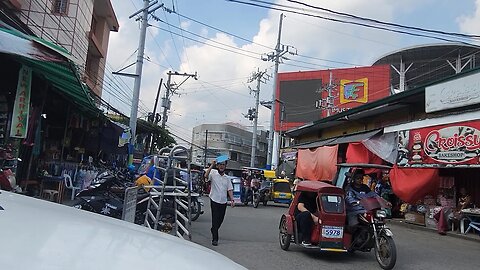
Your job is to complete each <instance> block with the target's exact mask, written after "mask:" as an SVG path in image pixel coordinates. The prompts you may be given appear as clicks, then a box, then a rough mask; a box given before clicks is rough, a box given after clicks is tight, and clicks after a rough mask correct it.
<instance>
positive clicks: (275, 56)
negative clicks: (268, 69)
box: [262, 13, 297, 169]
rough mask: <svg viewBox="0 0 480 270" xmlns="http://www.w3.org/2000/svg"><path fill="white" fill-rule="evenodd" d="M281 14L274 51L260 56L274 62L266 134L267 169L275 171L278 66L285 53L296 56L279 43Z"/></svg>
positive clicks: (276, 157)
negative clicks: (270, 105) (268, 121)
mask: <svg viewBox="0 0 480 270" xmlns="http://www.w3.org/2000/svg"><path fill="white" fill-rule="evenodd" d="M283 17H284V15H283V13H282V14H280V24H279V26H278V38H277V45H276V47H275V51H274V52H272V53H269V54H267V55H266V56H262V60H264V61H274V62H275V72H274V74H273V76H274V77H273V91H272V108H271V114H270V130H269V134H268V155H267V167H273V168H271V169H275V167H276V166H277V164H278V132H275V107H276V103H277V84H278V82H277V77H278V65H279V64H280V61H281V59H282V57H283V55H284V54H286V53H287V52H288V53H290V54H297V53H296V52H291V51H289V49H290V48H292V47H291V46H285V45H282V44H281V43H280V40H281V36H282V23H283ZM274 136H275V137H274Z"/></svg>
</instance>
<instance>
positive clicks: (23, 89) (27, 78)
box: [10, 66, 32, 138]
mask: <svg viewBox="0 0 480 270" xmlns="http://www.w3.org/2000/svg"><path fill="white" fill-rule="evenodd" d="M31 83H32V69H31V68H29V67H26V66H22V68H21V69H20V71H19V73H18V84H17V94H16V96H15V103H14V106H13V116H12V125H11V126H10V137H13V138H25V137H26V135H27V128H28V115H29V110H30V90H31Z"/></svg>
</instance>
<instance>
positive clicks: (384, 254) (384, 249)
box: [375, 234, 397, 270]
mask: <svg viewBox="0 0 480 270" xmlns="http://www.w3.org/2000/svg"><path fill="white" fill-rule="evenodd" d="M378 242H379V246H378V247H375V258H376V259H377V262H378V264H379V265H380V267H381V268H382V269H387V270H389V269H392V268H393V267H394V266H395V263H396V262H397V248H396V247H395V242H394V241H393V238H392V237H390V236H386V235H384V234H381V235H379V236H378Z"/></svg>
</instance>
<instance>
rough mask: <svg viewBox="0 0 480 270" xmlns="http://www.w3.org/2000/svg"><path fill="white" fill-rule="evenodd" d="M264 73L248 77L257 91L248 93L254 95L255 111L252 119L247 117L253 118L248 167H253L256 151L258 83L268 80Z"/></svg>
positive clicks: (258, 101)
mask: <svg viewBox="0 0 480 270" xmlns="http://www.w3.org/2000/svg"><path fill="white" fill-rule="evenodd" d="M266 73H267V70H264V71H262V72H260V71H259V70H257V72H254V73H253V74H252V76H251V77H250V79H249V80H248V82H249V83H251V82H253V81H255V80H257V89H256V90H253V89H250V91H251V92H253V93H254V95H255V111H254V112H253V114H254V115H253V117H252V115H251V114H250V115H249V117H251V118H253V131H252V133H253V135H252V153H251V157H250V167H255V156H256V150H257V123H258V104H259V103H260V100H259V96H260V83H261V82H263V83H265V80H268V79H269V77H270V76H269V75H268V74H266ZM264 76H265V77H264ZM262 80H263V81H262Z"/></svg>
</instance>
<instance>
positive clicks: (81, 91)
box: [17, 57, 103, 116]
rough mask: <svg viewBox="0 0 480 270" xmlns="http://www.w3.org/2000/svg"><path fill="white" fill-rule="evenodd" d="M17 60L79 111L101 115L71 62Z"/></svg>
mask: <svg viewBox="0 0 480 270" xmlns="http://www.w3.org/2000/svg"><path fill="white" fill-rule="evenodd" d="M17 61H19V62H20V63H22V64H24V65H26V66H29V67H31V68H32V69H33V72H34V74H35V75H37V76H40V77H44V78H45V80H47V81H48V82H49V83H51V85H52V86H53V90H55V91H57V92H59V93H60V94H61V95H63V96H65V97H66V99H67V100H69V101H70V102H72V103H73V104H75V105H77V106H76V107H77V109H78V110H79V111H81V112H84V113H86V114H87V115H91V116H97V115H103V113H102V111H100V110H99V109H98V108H97V107H96V106H95V103H94V101H93V98H92V97H91V96H90V93H89V91H90V90H88V88H87V87H86V86H85V85H83V84H82V83H81V82H80V79H79V78H78V74H77V72H76V71H74V66H73V64H72V63H55V62H46V61H38V60H32V59H29V58H24V57H19V58H18V59H17Z"/></svg>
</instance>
